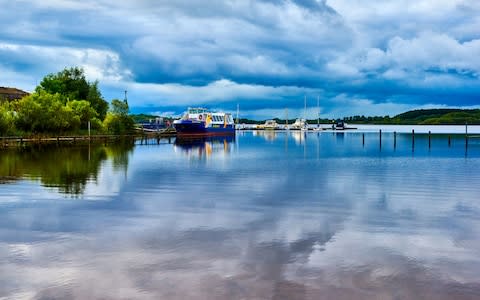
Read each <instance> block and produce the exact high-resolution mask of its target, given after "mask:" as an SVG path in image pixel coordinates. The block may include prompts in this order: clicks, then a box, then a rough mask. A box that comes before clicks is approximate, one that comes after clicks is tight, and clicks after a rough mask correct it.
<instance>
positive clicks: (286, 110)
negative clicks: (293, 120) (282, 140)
mask: <svg viewBox="0 0 480 300" xmlns="http://www.w3.org/2000/svg"><path fill="white" fill-rule="evenodd" d="M285 128H288V108H285Z"/></svg>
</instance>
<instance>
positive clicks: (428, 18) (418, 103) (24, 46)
mask: <svg viewBox="0 0 480 300" xmlns="http://www.w3.org/2000/svg"><path fill="white" fill-rule="evenodd" d="M0 7H1V8H2V9H1V10H0V86H11V87H18V88H21V89H24V90H27V91H33V90H34V88H35V86H36V85H37V84H38V83H39V82H40V81H41V79H42V78H43V77H44V76H45V75H47V74H49V73H56V72H58V71H61V70H62V69H63V68H65V67H71V66H80V67H83V68H84V70H85V73H86V75H87V79H88V80H90V81H94V80H98V81H99V82H100V88H101V91H102V94H103V96H104V97H105V98H106V100H111V99H113V98H120V99H123V97H124V91H125V90H127V91H128V100H129V104H130V108H131V111H132V112H134V113H140V112H143V113H154V114H161V115H179V114H181V113H182V112H183V111H185V110H186V108H187V107H189V106H203V107H207V108H210V109H214V110H223V111H230V112H235V111H236V110H237V104H238V105H239V107H240V115H241V116H243V117H248V118H256V119H265V118H273V117H284V116H285V110H286V109H288V115H289V117H290V118H293V117H303V116H304V114H305V112H304V99H305V98H306V100H307V112H306V114H307V117H309V118H316V117H317V116H318V114H320V116H321V117H329V118H340V117H344V116H351V115H366V116H373V115H391V116H393V115H396V114H398V113H401V112H404V111H408V110H410V109H419V108H443V107H464V108H477V107H480V81H479V73H480V30H479V28H480V1H478V0H384V1H377V0H256V1H253V0H252V1H250V0H223V1H222V0H209V1H204V0H202V1H200V0H188V1H187V0H176V1H173V0H170V1H167V0H135V1H133V0H123V1H114V0H97V1H92V0H83V1H74V0H44V1H36V0H34V1H23V0H15V1H7V0H0ZM317 103H319V109H317Z"/></svg>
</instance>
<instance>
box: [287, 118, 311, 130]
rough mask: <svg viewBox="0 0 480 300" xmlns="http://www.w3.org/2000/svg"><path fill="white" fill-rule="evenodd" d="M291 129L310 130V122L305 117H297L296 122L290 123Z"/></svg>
mask: <svg viewBox="0 0 480 300" xmlns="http://www.w3.org/2000/svg"><path fill="white" fill-rule="evenodd" d="M290 129H291V130H308V123H307V120H305V119H296V120H295V123H293V124H292V125H290Z"/></svg>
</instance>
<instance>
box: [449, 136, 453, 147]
mask: <svg viewBox="0 0 480 300" xmlns="http://www.w3.org/2000/svg"><path fill="white" fill-rule="evenodd" d="M450 146H452V137H451V136H450V135H449V136H448V147H450Z"/></svg>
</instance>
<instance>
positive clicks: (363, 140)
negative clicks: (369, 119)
mask: <svg viewBox="0 0 480 300" xmlns="http://www.w3.org/2000/svg"><path fill="white" fill-rule="evenodd" d="M362 145H363V146H365V133H362Z"/></svg>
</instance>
